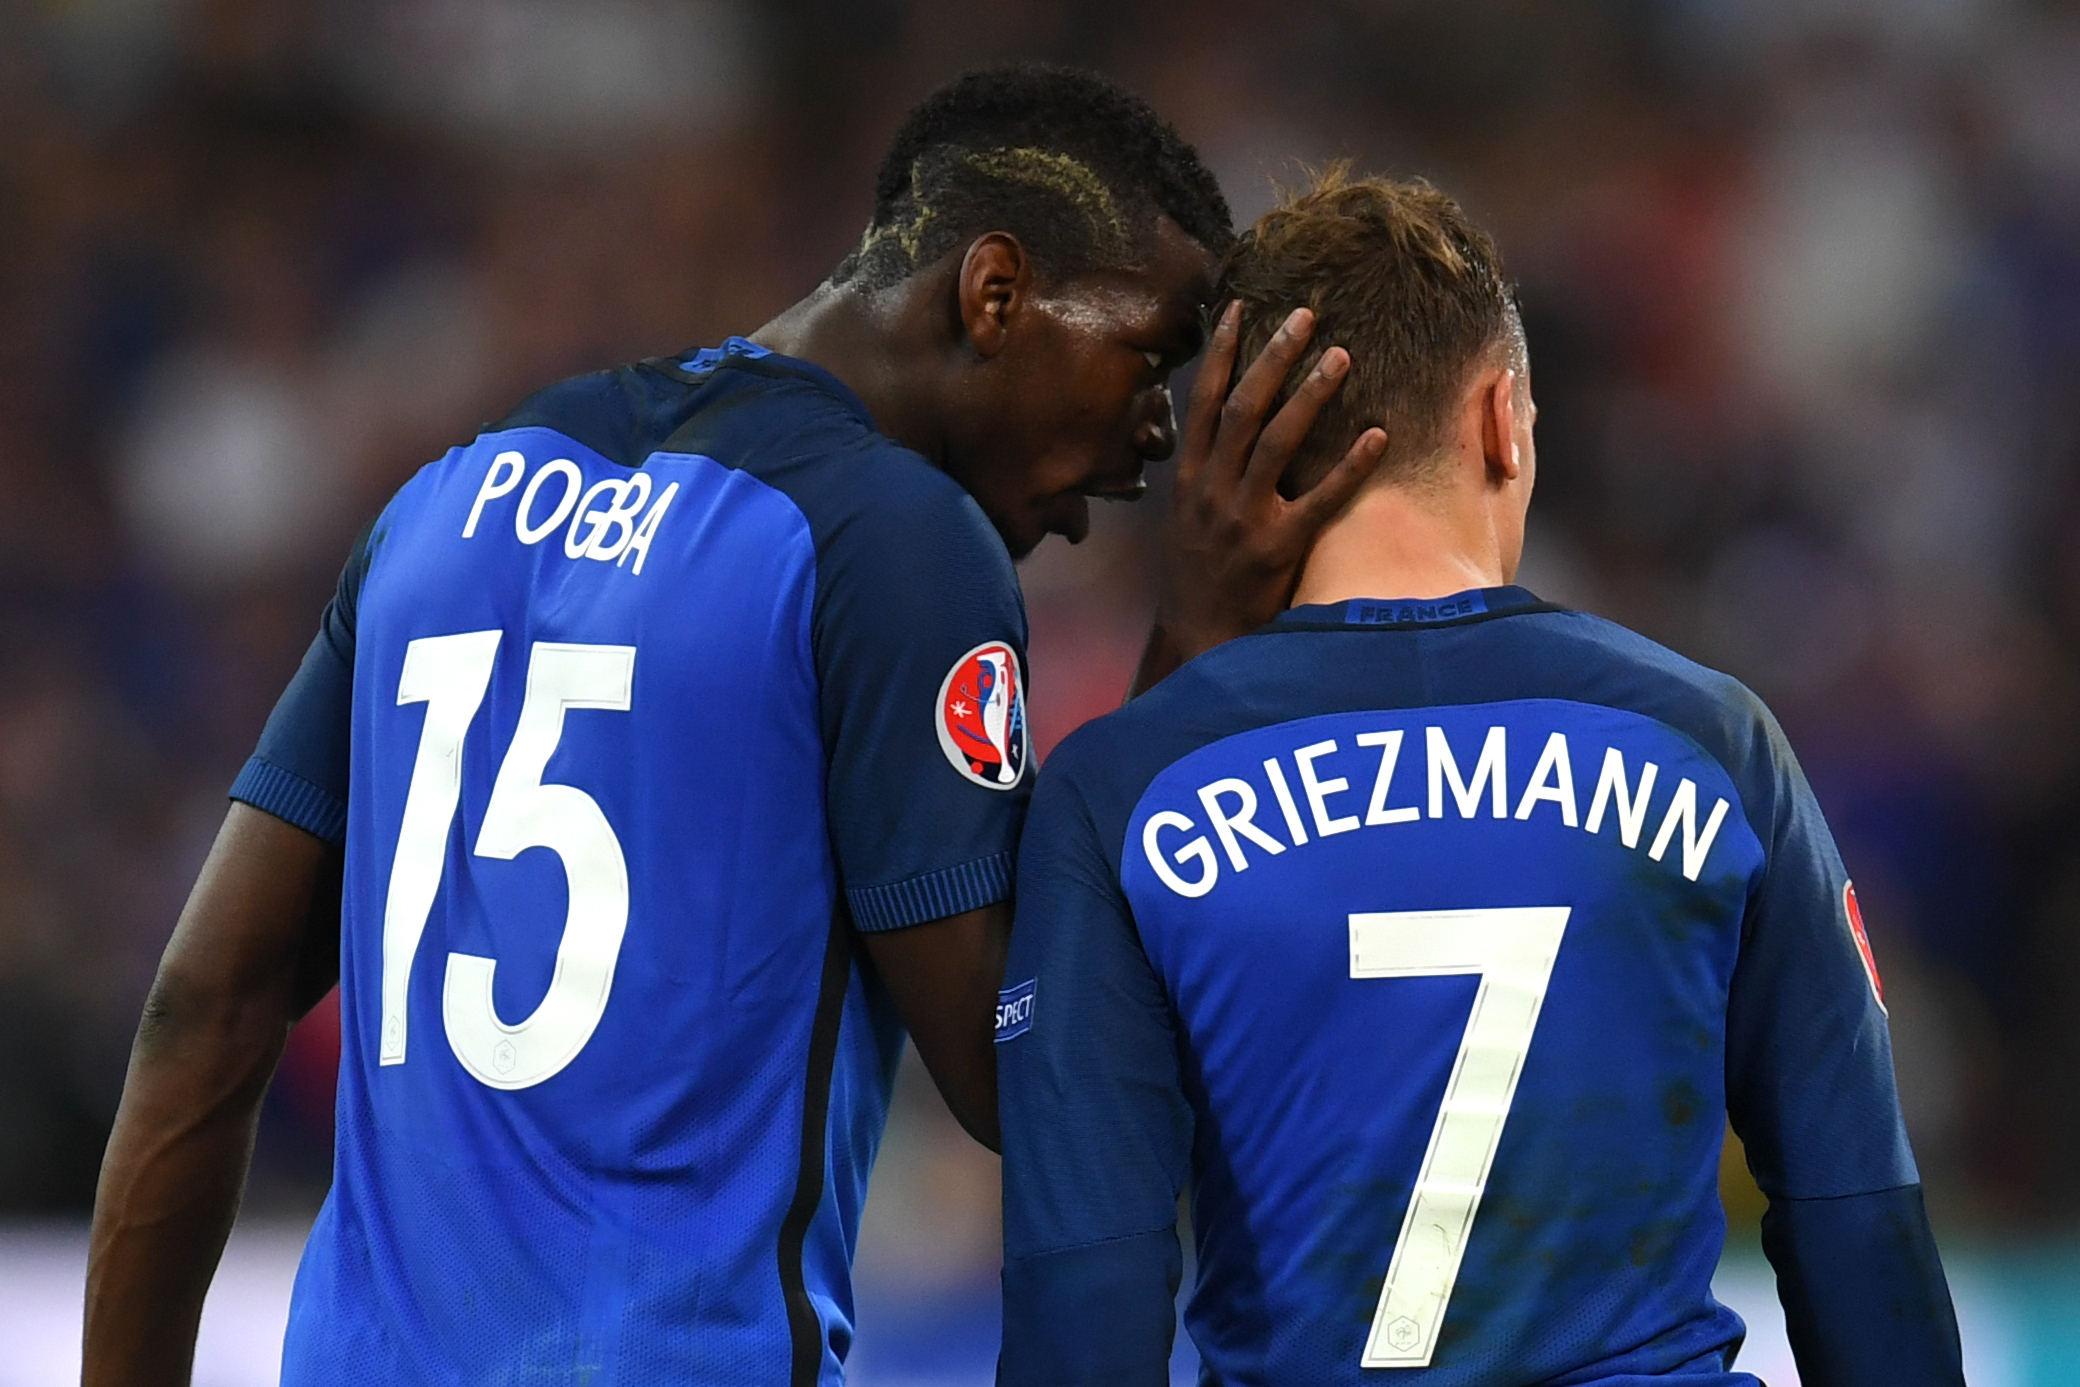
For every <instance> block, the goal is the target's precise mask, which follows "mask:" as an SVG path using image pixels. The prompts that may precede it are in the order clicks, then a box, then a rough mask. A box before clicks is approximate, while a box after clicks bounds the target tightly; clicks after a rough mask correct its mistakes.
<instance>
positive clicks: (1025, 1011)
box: [997, 978, 1040, 1045]
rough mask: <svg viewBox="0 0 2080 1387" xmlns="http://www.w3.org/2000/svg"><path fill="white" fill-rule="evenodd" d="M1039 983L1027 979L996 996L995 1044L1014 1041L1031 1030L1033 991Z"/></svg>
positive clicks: (1035, 980) (1037, 980)
mask: <svg viewBox="0 0 2080 1387" xmlns="http://www.w3.org/2000/svg"><path fill="white" fill-rule="evenodd" d="M1039 981H1040V980H1039V979H1038V978H1027V979H1026V980H1025V981H1024V982H1022V983H1020V984H1019V985H1018V986H1016V987H1007V988H1005V989H1004V990H1003V991H1002V992H999V993H998V994H997V1044H999V1045H1002V1044H1003V1043H1004V1042H1005V1041H1007V1040H1016V1039H1018V1037H1020V1036H1022V1035H1024V1034H1025V1033H1026V1032H1027V1031H1030V1030H1031V1029H1033V989H1034V988H1035V987H1036V986H1037V985H1038V984H1039Z"/></svg>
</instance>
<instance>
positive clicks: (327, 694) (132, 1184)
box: [83, 527, 373, 1387]
mask: <svg viewBox="0 0 2080 1387" xmlns="http://www.w3.org/2000/svg"><path fill="white" fill-rule="evenodd" d="M372 529H373V527H371V530H372ZM370 542H371V541H370V531H364V532H363V533H362V535H361V537H360V539H358V540H357V541H356V542H355V545H354V549H353V554H352V556H351V557H350V558H349V560H348V562H347V567H346V570H345V572H344V573H342V574H341V576H340V583H339V591H338V593H337V594H336V595H335V596H334V598H333V600H332V602H331V603H330V604H329V605H328V606H327V607H326V609H325V615H324V619H323V621H322V622H321V624H320V627H319V631H318V635H317V638H316V639H315V640H313V641H312V642H311V647H310V650H309V652H308V653H307V654H306V655H305V656H304V659H303V665H302V667H301V668H300V669H298V670H297V672H296V677H295V678H294V679H293V680H292V681H291V682H290V684H289V687H288V689H287V691H286V692H284V693H283V695H282V698H281V701H280V702H279V703H277V704H276V705H275V709H274V713H273V714H272V715H271V716H270V717H269V718H268V720H267V727H266V730H265V731H263V732H262V733H261V736H260V745H259V747H258V748H257V750H256V751H255V754H254V755H253V757H252V759H251V760H249V761H248V762H247V763H246V767H245V769H244V771H242V772H241V773H240V775H239V777H238V780H237V781H236V783H234V784H233V786H232V788H231V796H232V799H233V801H234V803H233V804H232V806H231V809H230V812H229V813H228V814H227V815H226V816H225V819H224V825H223V827H222V829H220V830H219V832H218V834H217V841H216V844H215V846H214V847H212V848H211V850H210V855H209V858H208V860H207V861H206V862H205V863H204V864H203V868H202V874H201V876H200V877H199V878H198V879H197V880H196V883H195V889H194V891H193V892H192V893H191V894H190V896H189V898H188V903H187V906H186V908H185V909H184V910H183V911H182V912H181V917H180V921H179V923H178V924H177V925H176V926H175V928H174V932H173V938H172V939H171V941H170V942H169V943H168V944H167V946H166V952H165V955H164V956H163V957H162V958H161V959H160V962H159V972H158V976H157V978H156V979H155V980H154V981H153V984H152V990H151V994H150V996H149V998H148V999H147V1001H146V1003H145V1008H144V1016H143V1019H142V1021H141V1022H140V1023H139V1025H138V1029H137V1039H136V1042H135V1043H134V1045H133V1046H132V1048H131V1053H130V1072H129V1075H128V1077H127V1078H126V1079H125V1081H124V1084H123V1098H122V1103H121V1105H120V1106H119V1107H118V1108H117V1110H116V1121H115V1129H114V1131H113V1133H112V1134H111V1135H110V1137H109V1143H108V1150H107V1152H106V1154H105V1155H104V1156H103V1158H102V1166H101V1184H100V1188H99V1190H98V1191H97V1192H96V1195H95V1199H94V1224H93V1231H92V1234H91V1236H90V1242H89V1249H88V1261H87V1307H86V1339H85V1358H84V1373H83V1381H84V1382H85V1383H86V1384H87V1387H118V1384H122V1385H123V1387H129V1384H136V1385H137V1387H145V1384H151V1385H152V1387H163V1384H167V1383H179V1382H186V1381H187V1379H188V1369H189V1363H190V1360H191V1358H192V1357H193V1355H194V1351H195V1331H196V1326H197V1324H198V1322H199V1320H200V1317H201V1314H202V1301H203V1297H204V1295H205V1294H206V1293H207V1291H208V1289H209V1283H210V1278H211V1277H212V1275H213V1274H214V1273H215V1271H216V1265H217V1259H218V1257H219V1256H221V1255H222V1253H223V1250H224V1239H225V1237H226V1236H227V1235H228V1234H229V1232H230V1229H231V1220H232V1217H233V1215H235V1214H236V1213H237V1210H238V1200H239V1193H240V1191H241V1190H242V1189H243V1188H244V1185H245V1177H246V1167H247V1164H248V1163H249V1161H250V1159H251V1156H252V1146H253V1133H254V1128H255V1124H256V1122H257V1121H258V1117H259V1111H260V1101H261V1099H262V1098H263V1097H264V1096H265V1095H266V1092H267V1084H268V1080H269V1079H270V1078H271V1077H272V1075H273V1074H274V1069H275V1065H276V1062H277V1061H279V1060H280V1058H281V1054H282V1047H283V1045H284V1043H286V1041H287V1040H288V1036H289V1028H290V1027H291V1026H293V1025H294V1024H295V1023H296V1021H297V1020H298V1019H300V1018H301V1017H302V1016H303V1014H304V1013H305V1012H307V1011H309V1010H310V1009H311V1007H312V1006H313V1005H315V1004H316V1003H317V1001H318V1000H319V999H320V998H322V997H323V996H324V995H325V994H326V993H327V992H328V991H330V990H331V989H332V986H333V984H334V983H335V982H337V981H338V980H339V928H340V920H339V909H340V882H341V863H342V853H341V844H342V843H343V841H344V839H345V831H346V795H347V768H348V752H349V745H350V740H351V728H350V724H349V716H350V709H351V701H352V693H353V670H354V615H355V608H356V605H357V602H358V599H359V595H360V584H361V579H362V577H363V576H364V575H365V574H366V572H367V570H368V556H369V547H370Z"/></svg>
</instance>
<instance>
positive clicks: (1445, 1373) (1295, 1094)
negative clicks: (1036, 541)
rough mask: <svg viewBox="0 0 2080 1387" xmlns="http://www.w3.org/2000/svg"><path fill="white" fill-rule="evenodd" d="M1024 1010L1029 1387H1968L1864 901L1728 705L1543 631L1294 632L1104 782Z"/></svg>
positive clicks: (1210, 666)
mask: <svg viewBox="0 0 2080 1387" xmlns="http://www.w3.org/2000/svg"><path fill="white" fill-rule="evenodd" d="M1022 854H1023V855H1022V860H1021V866H1020V873H1019V885H1018V918H1017V925H1016V928H1015V930H1014V932H1013V941H1012V954H1011V961H1010V966H1009V970H1008V972H1007V975H1006V978H1007V983H1008V986H1007V989H1006V991H1005V994H1004V999H1003V1005H1002V1006H1001V1007H1000V1008H999V1012H998V1039H999V1042H1000V1043H999V1047H998V1054H999V1070H1000V1076H1001V1077H1000V1085H1001V1103H1002V1108H1003V1123H1004V1180H1005V1190H1004V1200H1005V1271H1004V1285H1005V1322H1004V1345H1003V1355H1002V1359H1001V1361H1000V1367H999V1377H1000V1381H1002V1382H1005V1383H1011V1384H1027V1383H1031V1384H1040V1383H1047V1384H1053V1385H1054V1387H1062V1384H1074V1383H1100V1382H1103V1383H1121V1384H1125V1383H1139V1382H1147V1383H1158V1382H1162V1381H1164V1380H1166V1379H1165V1376H1164V1363H1165V1361H1166V1359H1167V1357H1168V1352H1169V1345H1170V1338H1171V1333H1172V1328H1173V1314H1172V1308H1171V1307H1172V1296H1173V1294H1174V1292H1175V1290H1176V1287H1177V1283H1178V1279H1179V1276H1180V1249H1179V1246H1178V1240H1177V1236H1176V1233H1175V1230H1174V1223H1175V1219H1176V1201H1177V1198H1178V1195H1179V1193H1180V1191H1182V1190H1185V1189H1187V1188H1189V1190H1190V1196H1191V1201H1192V1202H1191V1212H1192V1230H1193V1233H1194V1236H1195V1238H1196V1244H1197V1268H1198V1275H1197V1284H1196V1286H1195V1288H1194V1291H1193V1294H1192V1297H1191V1300H1190V1303H1189V1306H1188V1309H1187V1311H1186V1316H1185V1318H1186V1324H1187V1326H1188V1328H1189V1329H1190V1332H1191V1334H1192V1337H1193V1339H1194V1340H1195V1341H1196V1343H1197V1346H1198V1348H1199V1351H1200V1354H1201V1357H1202V1361H1203V1363H1204V1365H1205V1373H1206V1376H1205V1378H1204V1379H1203V1380H1204V1381H1207V1382H1210V1383H1215V1384H1237V1385H1238V1387H1239V1384H1244V1383H1249V1384H1322V1383H1338V1382H1343V1383H1353V1384H1356V1383H1360V1382H1375V1383H1377V1382H1387V1383H1399V1382H1407V1383H1411V1384H1413V1383H1418V1382H1420V1383H1424V1384H1432V1383H1436V1384H1445V1383H1450V1384H1475V1383H1479V1384H1531V1383H1552V1384H1561V1383H1565V1384H1601V1385H1602V1387H1618V1384H1637V1383H1641V1382H1644V1381H1646V1380H1649V1379H1660V1378H1664V1377H1674V1378H1679V1379H1681V1380H1683V1381H1686V1382H1693V1383H1698V1384H1713V1387H1734V1385H1735V1384H1748V1387H1753V1384H1754V1382H1755V1379H1753V1378H1752V1377H1749V1376H1747V1375H1745V1374H1742V1373H1739V1372H1738V1371H1736V1370H1735V1369H1734V1368H1733V1359H1734V1356H1735V1353H1736V1352H1737V1350H1738V1348H1739V1345H1740V1342H1741V1338H1742V1334H1743V1327H1742V1325H1741V1322H1740V1320H1739V1319H1738V1317H1736V1316H1735V1315H1734V1314H1733V1312H1732V1311H1730V1310H1729V1309H1727V1308H1726V1307H1725V1306H1723V1305H1721V1304H1719V1303H1718V1302H1717V1301H1716V1300H1715V1299H1714V1298H1713V1296H1712V1293H1711V1281H1712V1274H1713V1270H1714V1268H1715V1266H1716V1264H1717V1262H1718V1259H1719V1254H1720V1250H1721V1244H1722V1242H1723V1238H1724V1217H1723V1215H1722V1213H1721V1210H1720V1204H1719V1197H1718V1168H1719V1159H1720V1147H1721V1138H1722V1133H1723V1131H1724V1127H1725V1124H1726V1121H1727V1118H1728V1117H1729V1115H1730V1117H1731V1120H1732V1123H1733V1126H1734V1128H1735V1129H1736V1130H1737V1131H1738V1133H1739V1134H1740V1135H1741V1136H1742V1138H1743V1139H1744V1140H1745V1142H1746V1149H1747V1152H1748V1156H1749V1159H1750V1162H1751V1164H1752V1166H1753V1169H1754V1171H1755V1175H1756V1177H1757V1179H1758V1181H1759V1182H1760V1184H1761V1186H1762V1188H1763V1190H1764V1191H1765V1192H1766V1193H1767V1194H1768V1195H1769V1197H1770V1200H1771V1212H1770V1218H1769V1221H1768V1222H1767V1223H1766V1224H1765V1230H1764V1232H1765V1245H1766V1248H1767V1250H1768V1251H1769V1253H1770V1255H1771V1257H1772V1259H1773V1260H1774V1261H1775V1264H1776V1266H1777V1269H1778V1272H1779V1276H1780V1280H1781V1284H1782V1285H1783V1287H1784V1293H1785V1300H1786V1309H1787V1312H1788V1314H1789V1320H1790V1325H1791V1330H1792V1338H1793V1342H1794V1346H1795V1347H1796V1348H1797V1350H1798V1352H1799V1355H1800V1361H1801V1363H1802V1365H1803V1366H1804V1369H1805V1371H1807V1372H1808V1373H1810V1374H1812V1378H1813V1380H1818V1381H1828V1382H1853V1383H1871V1384H1878V1383H1887V1384H1901V1383H1934V1382H1957V1381H1960V1380H1961V1379H1960V1378H1959V1375H1958V1369H1957V1361H1958V1350H1957V1338H1956V1328H1955V1322H1954V1317H1953V1315H1952V1312H1951V1307H1950V1301H1949V1295H1948V1291H1947V1289H1946V1287H1945V1285H1944V1282H1943V1277H1942V1270H1941V1266H1940V1264H1939V1262H1938V1261H1937V1258H1936V1254H1935V1250H1934V1246H1933V1243H1932V1241H1931V1238H1930V1235H1929V1232H1928V1226H1927V1222H1926V1219H1925V1216H1924V1214H1923V1212H1922V1206H1921V1197H1920V1187H1919V1184H1918V1177H1917V1175H1916V1172H1915V1168H1914V1163H1913V1158H1912V1156H1911V1154H1910V1152H1909V1150H1908V1146H1907V1141H1906V1136H1905V1132H1904V1129H1903V1128H1902V1125H1901V1122H1900V1115H1899V1106H1898V1101H1897V1097H1896V1094H1895V1091H1894V1085H1893V1077H1892V1067H1891V1051H1890V1044H1889V1040H1888V1038H1887V1032H1886V1024H1885V1015H1884V1010H1883V1004H1882V1001H1881V999H1880V994H1879V990H1878V989H1879V984H1878V978H1877V973H1876V969H1875V968H1874V967H1873V966H1871V963H1870V957H1869V950H1868V947H1867V944H1866V942H1865V940H1864V939H1863V936H1862V926H1861V920H1860V917H1859V916H1858V915H1857V913H1856V909H1855V904H1854V893H1853V891H1852V889H1851V888H1850V885H1849V882H1848V879H1847V877H1846V875H1845V874H1844V872H1843V869H1842V865H1841V862H1840V860H1839V858H1838V856H1837V855H1836V852H1835V848H1834V845H1833V842H1832V840H1831V838H1830V837H1829V834H1828V832H1827V828H1826V825H1825V824H1824V823H1823V821H1822V819H1821V816H1820V812H1819V809H1818V807H1817V806H1816V805H1815V803H1814V801H1813V797H1812V794H1811V791H1810V790H1809V788H1808V787H1807V785H1806V782H1805V780H1804V778H1803V776H1802V775H1801V774H1800V772H1799V770H1798V767H1797V764H1796V762H1795V761H1794V759H1793V758H1792V755H1791V752H1790V749H1789V747H1788V746H1787V745H1786V743H1785V741H1784V739H1783V736H1782V734H1781V732H1780V731H1779V730H1778V728H1777V726H1776V724H1775V722H1774V720H1773V719H1772V718H1771V717H1770V715H1769V713H1768V712H1767V710H1766V709H1764V708H1763V707H1762V706H1761V704H1760V703H1759V702H1757V700H1756V699H1755V698H1754V697H1753V696H1752V695H1750V694H1749V693H1748V692H1747V691H1746V690H1744V689H1742V688H1741V687H1740V686H1739V685H1738V684H1736V683H1735V682H1734V681H1733V680H1731V679H1728V678H1726V677H1724V676H1721V675H1717V674H1714V673H1712V672H1710V671H1708V670H1705V669H1702V668H1700V667H1698V666H1696V665H1694V664H1691V663H1690V662H1688V661H1686V660H1682V659H1680V658H1678V657H1676V656H1674V655H1672V654H1670V653H1669V652H1667V651H1665V650H1663V649H1661V648H1660V647H1658V646H1655V645H1653V644H1652V643H1650V642H1648V641H1646V640H1644V639H1642V638H1640V637H1637V636H1634V635H1633V634H1631V633H1630V632H1627V631H1625V630H1623V629H1622V628H1619V627H1616V626H1613V625H1611V624H1610V623H1608V622H1604V621H1600V620H1598V619H1596V618H1593V617H1589V616H1584V615H1581V614H1578V613H1574V612H1568V611H1563V610H1560V609H1557V608H1554V607H1551V606H1548V605H1546V604H1543V603H1540V602H1538V601H1537V600H1536V599H1535V598H1533V597H1532V596H1531V595H1530V594H1528V593H1526V592H1524V591H1522V590H1521V589H1514V588H1497V589H1486V590H1480V591H1471V592H1465V593H1460V594H1457V595H1455V596H1453V597H1449V598H1444V599H1438V600H1434V601H1427V602H1385V601H1381V602H1372V601H1353V602H1348V603H1338V604H1335V605H1334V606H1325V607H1308V608H1300V609H1296V610H1294V611H1292V612H1290V613H1288V614H1286V616H1285V617H1284V618H1282V619H1281V620H1279V621H1277V622H1274V623H1272V624H1271V625H1270V626H1267V627H1265V628H1263V629H1262V630H1261V631H1259V632H1258V633H1256V634H1254V635H1252V636H1249V637H1245V638H1244V639H1241V640H1238V641H1234V642H1231V643H1230V644H1228V645H1226V646H1223V647H1221V648H1219V649H1217V650H1215V651H1213V652H1211V653H1209V654H1207V655H1205V656H1202V657H1201V658H1200V659H1198V660H1195V661H1193V662H1192V663H1190V664H1189V665H1187V666H1186V667H1185V668H1184V669H1182V670H1181V671H1179V672H1178V673H1177V674H1175V675H1173V676H1172V677H1171V678H1170V679H1168V680H1166V681H1164V682H1163V683H1162V684H1161V685H1159V686H1158V687H1157V688H1156V689H1154V690H1153V691H1151V692H1150V693H1149V694H1148V695H1146V696H1144V697H1143V698H1141V699H1138V700H1136V701H1135V702H1134V703H1132V704H1130V705H1128V706H1127V707H1126V708H1124V709H1122V710H1120V711H1119V712H1117V713H1115V714H1112V715H1111V716H1109V717H1107V718H1104V719H1102V720H1100V721H1099V722H1097V723H1094V724H1092V725H1090V726H1088V727H1086V728H1084V729H1083V730H1081V731H1079V732H1078V733H1077V734H1075V735H1074V736H1072V737H1071V738H1070V739H1069V740H1068V741H1067V742H1066V743H1064V745H1063V746H1062V747H1061V748H1060V749H1059V750H1058V751H1057V752H1056V753H1055V756H1054V758H1053V759H1052V760H1051V761H1050V762H1049V764H1048V767H1047V769H1046V771H1045V773H1044V774H1043V775H1042V776H1041V779H1040V787H1039V789H1038V791H1037V793H1036V797H1035V800H1034V805H1033V812H1032V815H1031V818H1030V820H1029V822H1028V824H1027V828H1026V834H1025V839H1024V845H1023V849H1022Z"/></svg>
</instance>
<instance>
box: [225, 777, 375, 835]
mask: <svg viewBox="0 0 2080 1387" xmlns="http://www.w3.org/2000/svg"><path fill="white" fill-rule="evenodd" d="M231 798H232V799H235V800H243V801H244V802H245V803H247V804H250V805H252V806H253V807H254V808H255V809H260V810H265V811H266V812H267V813H269V814H272V815H274V816H275V817H276V818H277V819H280V820H282V821H283V822H284V823H291V824H294V825H296V826H297V827H298V828H300V829H302V830H303V831H304V832H306V833H309V834H312V835H314V836H316V837H319V838H323V839H324V840H325V841H326V842H328V843H337V842H341V841H342V840H344V839H345V838H346V836H347V804H346V801H345V800H343V799H340V798H339V797H337V796H336V795H334V794H332V793H331V792H330V791H329V790H325V789H322V788H320V787H319V786H316V785H313V784H311V782H310V781H308V780H305V779H304V778H303V777H302V776H300V775H297V774H296V773H295V772H293V771H285V770H283V769H282V768H281V767H280V766H277V765H273V764H271V763H269V762H266V761H263V760H261V759H260V758H259V757H257V756H255V757H253V758H252V759H251V760H250V761H247V762H246V768H245V769H244V770H242V771H240V772H239V773H238V779H236V780H234V781H232V782H231Z"/></svg>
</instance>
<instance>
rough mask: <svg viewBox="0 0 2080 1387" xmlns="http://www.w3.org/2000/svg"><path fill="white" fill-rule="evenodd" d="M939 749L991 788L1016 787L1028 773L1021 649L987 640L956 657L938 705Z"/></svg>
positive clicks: (935, 720) (935, 714) (965, 772)
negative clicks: (1020, 672)
mask: <svg viewBox="0 0 2080 1387" xmlns="http://www.w3.org/2000/svg"><path fill="white" fill-rule="evenodd" d="M932 723H933V726H934V727H935V728H936V729H937V731H938V733H939V749H940V750H941V751H944V752H945V753H946V759H947V760H948V761H949V762H951V763H952V765H953V768H954V769H955V770H957V771H959V772H960V773H961V774H962V775H964V776H966V777H967V778H968V779H970V780H972V781H974V782H975V783H976V784H977V785H982V786H986V787H988V788H989V789H992V790H1009V789H1013V788H1015V787H1016V786H1017V785H1018V783H1019V781H1020V780H1021V779H1023V778H1024V777H1025V773H1026V751H1027V740H1026V690H1025V681H1024V680H1023V679H1022V678H1021V677H1020V676H1019V670H1018V654H1017V652H1016V651H1014V650H1013V649H1012V648H1011V647H1010V646H1009V645H1007V644H1006V643H1004V642H1003V641H984V642H983V643H982V644H981V645H978V646H976V647H975V648H974V649H973V650H970V651H969V652H968V653H967V654H965V655H963V656H961V657H960V659H958V660H956V661H954V664H953V668H952V669H950V670H948V671H947V672H946V679H945V681H944V682H943V683H941V684H940V685H939V703H938V706H937V707H936V708H935V709H934V710H933V718H932Z"/></svg>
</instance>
